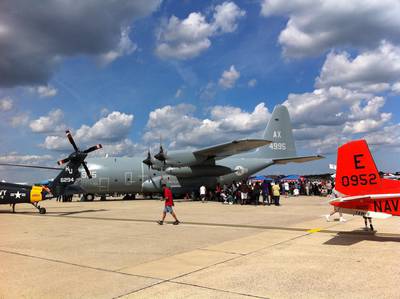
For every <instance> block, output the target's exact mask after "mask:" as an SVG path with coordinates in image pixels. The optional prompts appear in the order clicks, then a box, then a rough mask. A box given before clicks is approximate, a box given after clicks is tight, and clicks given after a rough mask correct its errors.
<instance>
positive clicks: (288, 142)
mask: <svg viewBox="0 0 400 299" xmlns="http://www.w3.org/2000/svg"><path fill="white" fill-rule="evenodd" d="M263 138H264V139H267V140H271V141H272V143H271V144H269V145H267V146H265V147H263V148H260V150H259V151H257V152H256V154H257V157H260V158H270V159H279V158H289V157H296V147H295V144H294V138H293V132H292V124H291V122H290V116H289V112H288V110H287V108H286V107H285V106H283V105H277V106H275V108H274V111H273V112H272V115H271V119H270V120H269V122H268V125H267V127H266V129H265V131H264V136H263Z"/></svg>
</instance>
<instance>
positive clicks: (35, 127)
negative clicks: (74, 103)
mask: <svg viewBox="0 0 400 299" xmlns="http://www.w3.org/2000/svg"><path fill="white" fill-rule="evenodd" d="M63 120H64V113H63V112H62V110H61V109H56V110H52V111H50V112H49V114H48V115H47V116H41V117H39V118H38V119H35V120H33V121H31V122H30V124H29V127H30V128H31V130H32V132H34V133H53V132H60V131H63V130H65V128H66V126H65V124H63Z"/></svg>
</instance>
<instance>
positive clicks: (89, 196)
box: [86, 193, 94, 201]
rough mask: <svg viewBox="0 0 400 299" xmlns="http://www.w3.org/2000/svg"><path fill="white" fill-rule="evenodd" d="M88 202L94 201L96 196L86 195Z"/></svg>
mask: <svg viewBox="0 0 400 299" xmlns="http://www.w3.org/2000/svg"><path fill="white" fill-rule="evenodd" d="M86 200H87V201H93V200H94V194H91V193H88V194H86Z"/></svg>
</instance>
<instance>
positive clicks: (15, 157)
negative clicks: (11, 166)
mask: <svg viewBox="0 0 400 299" xmlns="http://www.w3.org/2000/svg"><path fill="white" fill-rule="evenodd" d="M52 160H53V157H52V156H50V155H21V154H18V153H17V152H11V153H6V154H2V155H1V156H0V162H1V163H15V164H30V165H39V164H40V163H44V162H49V161H52Z"/></svg>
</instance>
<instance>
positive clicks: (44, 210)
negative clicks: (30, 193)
mask: <svg viewBox="0 0 400 299" xmlns="http://www.w3.org/2000/svg"><path fill="white" fill-rule="evenodd" d="M32 205H33V206H34V207H35V208H36V209H38V211H39V214H46V209H45V208H42V207H40V206H39V204H38V203H37V202H34V203H32Z"/></svg>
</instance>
